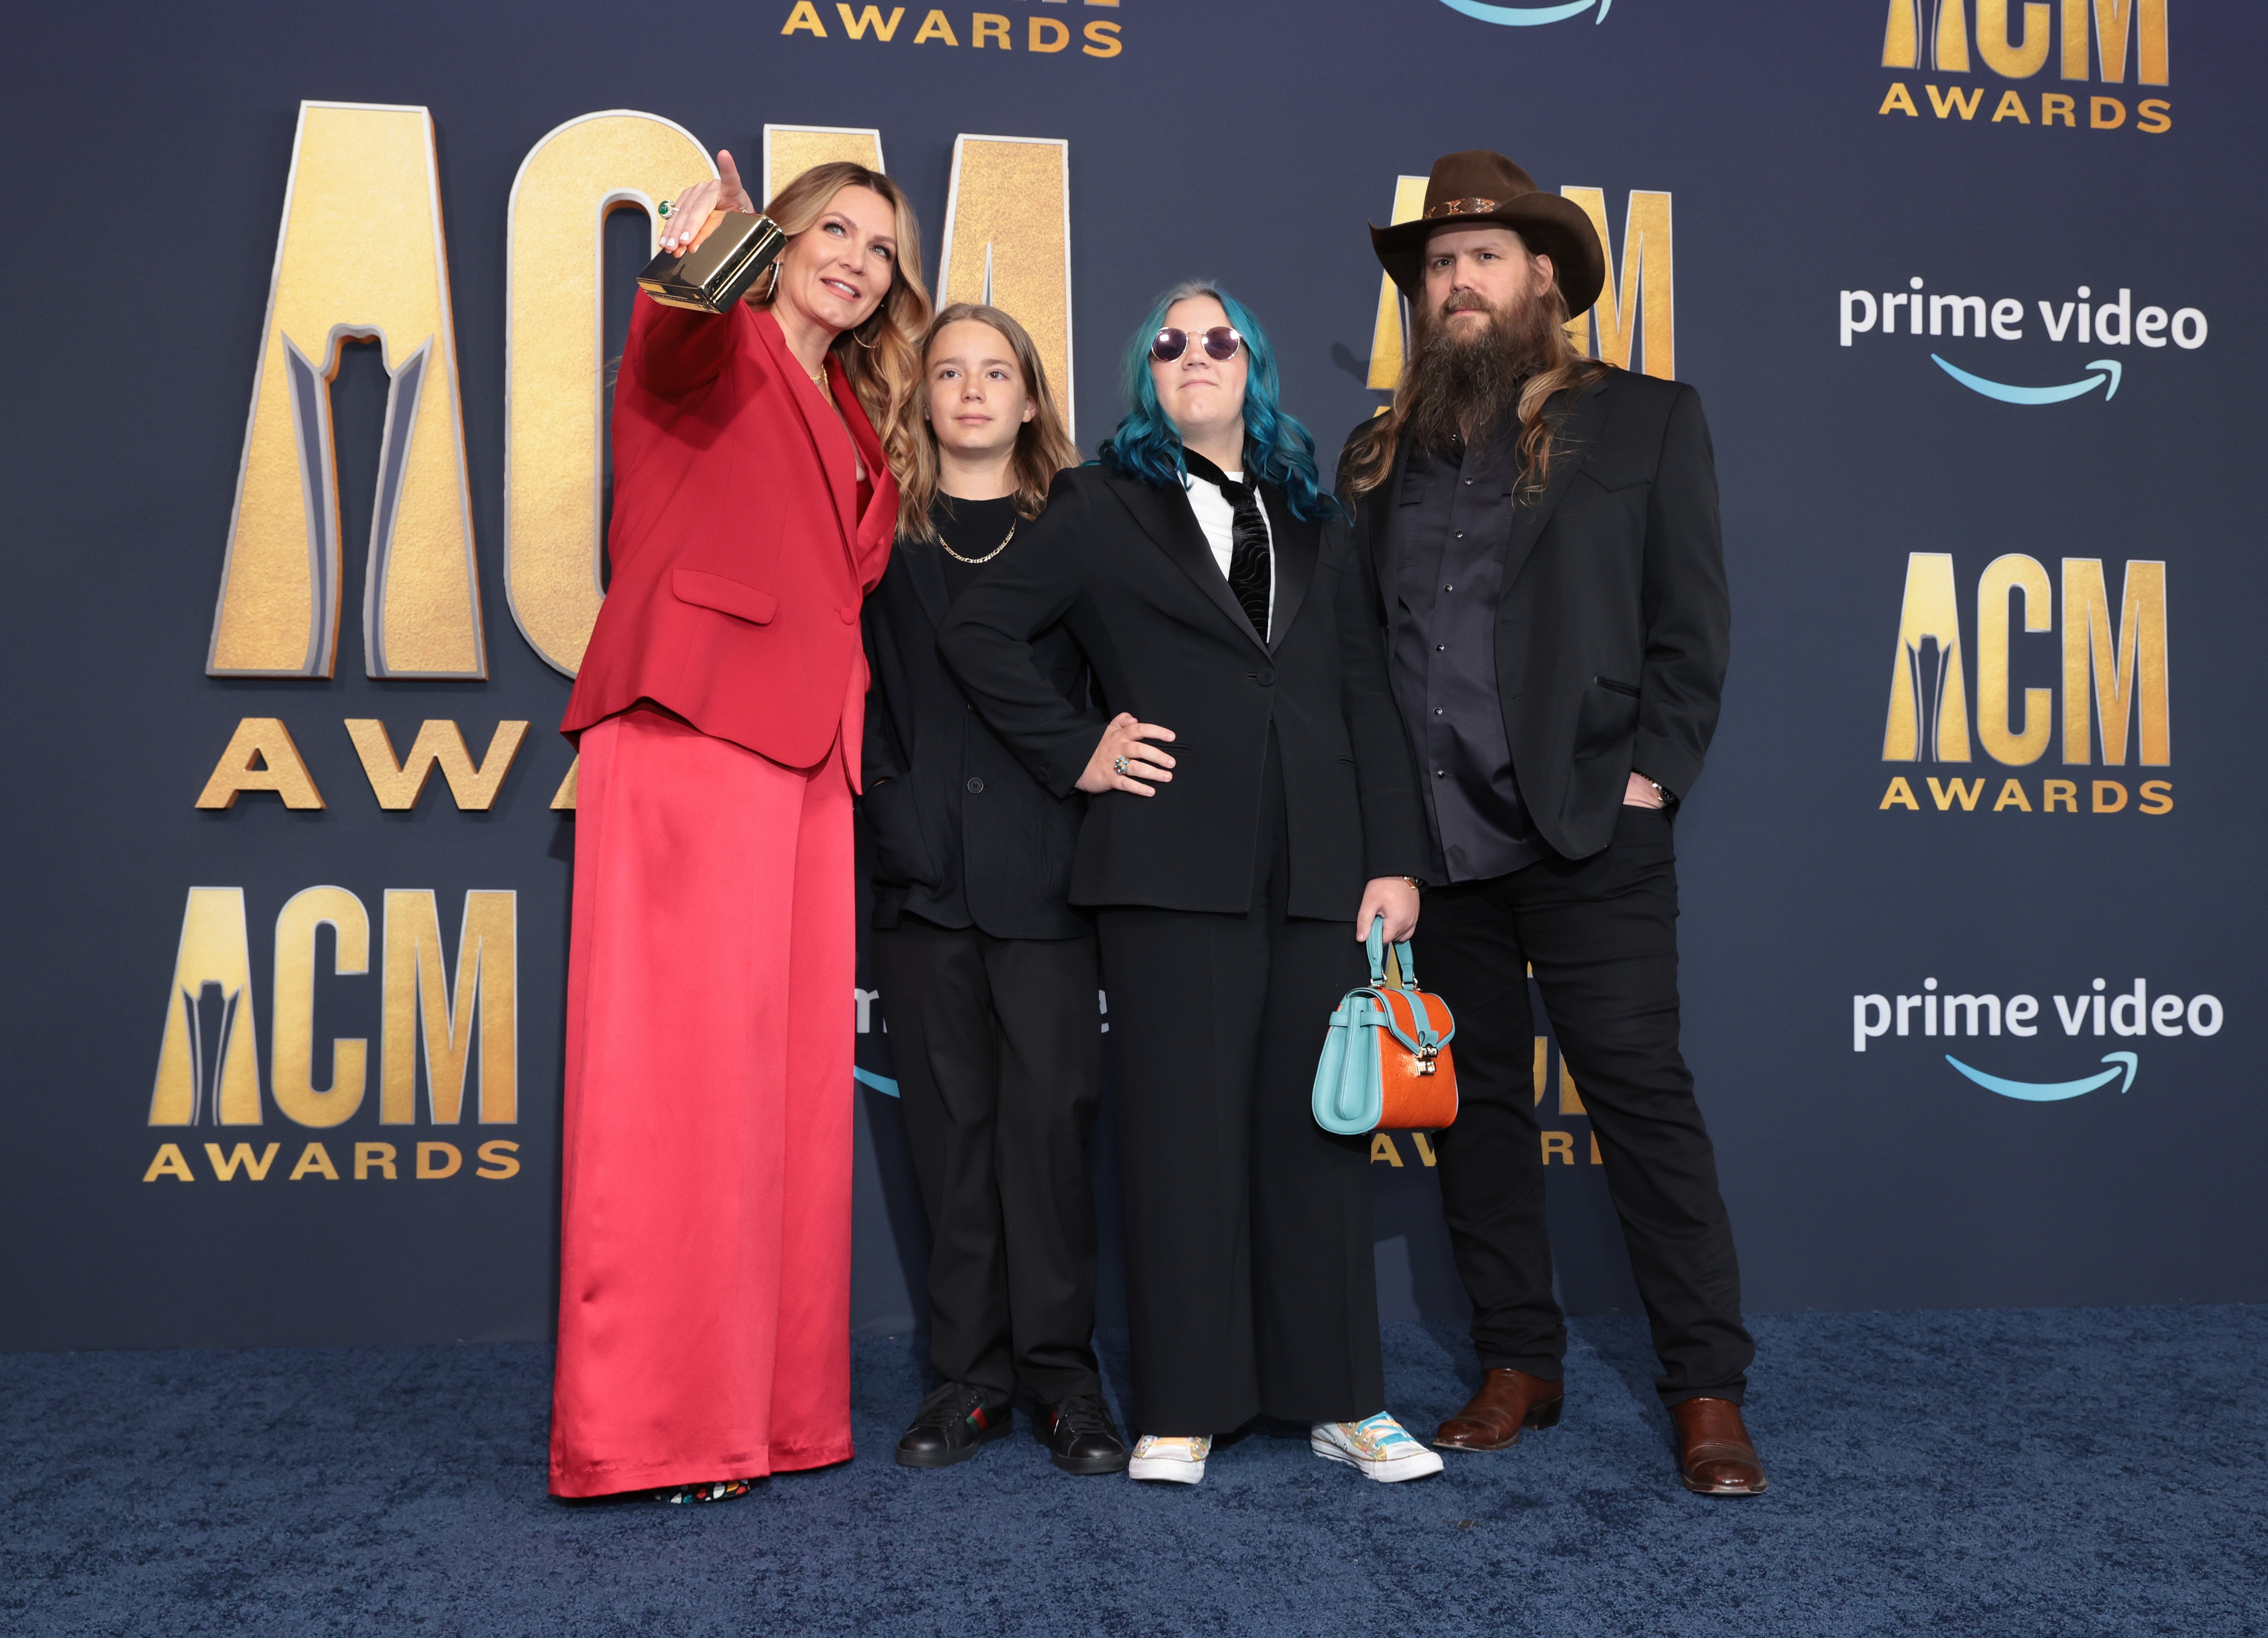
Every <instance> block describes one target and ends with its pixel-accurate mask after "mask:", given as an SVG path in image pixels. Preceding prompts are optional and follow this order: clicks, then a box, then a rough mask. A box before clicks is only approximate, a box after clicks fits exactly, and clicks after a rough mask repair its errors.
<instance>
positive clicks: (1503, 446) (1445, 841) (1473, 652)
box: [1390, 431, 1543, 882]
mask: <svg viewBox="0 0 2268 1638" xmlns="http://www.w3.org/2000/svg"><path fill="white" fill-rule="evenodd" d="M1519 477H1520V466H1519V454H1518V451H1517V447H1516V440H1515V438H1514V437H1513V435H1512V434H1511V433H1510V432H1508V431H1507V432H1506V433H1502V434H1499V436H1498V437H1496V438H1494V439H1493V440H1491V443H1490V444H1489V445H1488V446H1486V447H1484V448H1482V449H1479V450H1475V449H1473V448H1472V447H1471V446H1470V445H1468V444H1460V445H1459V446H1458V447H1457V449H1456V450H1455V451H1454V452H1450V453H1448V454H1436V453H1433V452H1429V451H1425V450H1422V449H1418V450H1412V451H1411V452H1410V459H1409V462H1408V464H1407V466H1405V468H1404V470H1403V478H1402V488H1401V491H1400V493H1399V495H1398V496H1396V500H1397V504H1396V505H1395V508H1394V511H1395V516H1394V518H1392V519H1391V521H1390V526H1391V527H1392V528H1393V529H1394V531H1395V556H1396V558H1397V560H1398V562H1399V563H1400V565H1401V568H1400V573H1399V576H1398V582H1397V586H1396V594H1397V596H1398V597H1399V599H1400V601H1401V605H1402V607H1401V617H1400V621H1399V624H1398V629H1397V630H1396V632H1395V639H1394V692H1395V699H1396V700H1397V701H1399V702H1400V704H1401V707H1402V716H1403V721H1404V722H1406V723H1407V724H1409V725H1410V745H1411V746H1413V747H1415V749H1416V751H1417V753H1418V757H1419V758H1420V759H1421V760H1422V761H1423V762H1424V764H1425V766H1424V768H1423V770H1422V771H1423V772H1424V774H1425V781H1424V782H1425V796H1426V798H1427V801H1426V807H1427V812H1428V813H1429V815H1430V817H1431V818H1432V828H1433V845H1434V848H1435V850H1436V851H1435V855H1434V871H1433V874H1432V876H1431V877H1430V878H1428V879H1429V880H1432V881H1452V882H1469V881H1480V880H1484V879H1485V878H1489V877H1491V876H1503V875H1506V874H1508V873H1510V872H1511V871H1513V870H1519V869H1521V867H1522V866H1524V865H1528V864H1533V863H1535V861H1536V860H1537V859H1539V858H1541V857H1543V845H1542V844H1541V842H1539V841H1537V840H1536V838H1535V832H1534V830H1533V829H1532V828H1531V827H1530V826H1529V825H1528V812H1527V810H1526V808H1525V807H1523V806H1522V805H1521V800H1520V785H1519V782H1518V781H1517V780H1515V779H1514V778H1513V771H1512V750H1511V747H1510V746H1509V745H1508V744H1507V742H1506V738H1505V731H1504V700H1503V696H1502V695H1501V694H1499V692H1498V688H1497V672H1496V616H1497V600H1498V598H1499V594H1500V593H1501V591H1502V590H1503V588H1502V586H1501V584H1499V581H1500V578H1501V576H1502V574H1503V569H1504V554H1505V548H1506V545H1507V543H1508V542H1509V540H1510V539H1511V536H1512V525H1513V489H1514V488H1515V486H1516V485H1517V483H1518V481H1519Z"/></svg>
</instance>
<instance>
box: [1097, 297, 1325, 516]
mask: <svg viewBox="0 0 2268 1638" xmlns="http://www.w3.org/2000/svg"><path fill="white" fill-rule="evenodd" d="M1197 296H1210V297H1212V298H1213V299H1214V300H1215V301H1217V302H1219V304H1220V307H1221V311H1222V312H1225V313H1226V314H1227V315H1228V321H1229V323H1230V324H1232V325H1233V326H1234V327H1236V333H1237V334H1239V335H1241V336H1242V337H1243V338H1244V352H1245V375H1244V470H1245V473H1246V474H1247V475H1248V477H1250V476H1256V477H1259V478H1262V479H1264V480H1265V481H1268V482H1270V483H1272V484H1275V485H1276V486H1277V487H1278V488H1280V489H1282V490H1283V491H1284V502H1285V505H1287V506H1289V507H1290V508H1291V510H1292V516H1293V517H1295V518H1307V519H1308V520H1310V521H1313V520H1314V519H1317V518H1329V517H1331V516H1333V515H1334V514H1336V513H1337V510H1338V503H1337V501H1335V500H1333V499H1332V498H1331V496H1329V493H1327V492H1326V491H1325V490H1324V488H1323V487H1322V484H1320V483H1319V482H1317V481H1316V478H1315V440H1314V437H1313V436H1312V435H1311V434H1310V433H1309V432H1308V430H1307V428H1305V427H1303V426H1301V425H1300V423H1299V422H1298V421H1297V420H1295V419H1294V418H1293V417H1292V416H1291V415H1286V414H1285V412H1284V411H1283V409H1281V408H1278V404H1277V401H1276V400H1277V393H1278V380H1277V374H1276V349H1274V348H1273V347H1270V345H1269V344H1268V337H1267V335H1266V334H1265V333H1263V331H1262V329H1261V328H1260V321H1259V320H1257V319H1256V318H1254V317H1253V316H1252V312H1251V310H1250V309H1249V308H1248V307H1247V306H1245V305H1244V304H1243V303H1242V302H1241V301H1239V300H1237V299H1236V297H1233V296H1232V295H1230V294H1229V293H1228V292H1227V291H1226V290H1223V289H1221V288H1220V287H1219V285H1217V284H1207V283H1203V282H1201V281H1193V282H1191V283H1187V284H1176V285H1175V286H1174V288H1173V289H1171V290H1167V292H1166V293H1165V294H1164V295H1162V296H1160V297H1158V299H1157V302H1156V304H1155V305H1153V306H1152V308H1151V309H1150V314H1149V317H1147V318H1146V319H1145V320H1143V321H1142V327H1141V328H1140V329H1138V330H1137V331H1136V332H1135V334H1134V340H1133V343H1132V344H1131V345H1130V346H1129V347H1128V348H1127V349H1126V364H1125V386H1126V396H1127V399H1128V400H1129V401H1130V402H1131V403H1132V405H1133V406H1134V407H1133V408H1131V409H1130V410H1128V411H1127V412H1126V418H1125V419H1124V420H1123V421H1121V422H1119V423H1118V426H1117V429H1116V430H1115V431H1113V432H1112V433H1111V435H1110V436H1109V437H1108V438H1105V439H1104V440H1103V443H1102V447H1101V449H1100V450H1099V451H1097V452H1096V459H1099V460H1100V461H1101V463H1102V465H1103V466H1107V467H1108V468H1109V469H1110V470H1111V471H1113V472H1119V473H1123V474H1126V475H1127V476H1128V477H1130V478H1138V479H1140V480H1141V481H1143V482H1145V483H1152V484H1155V485H1157V486H1158V487H1159V488H1182V486H1183V485H1184V484H1185V483H1186V482H1187V481H1188V479H1189V467H1188V466H1187V464H1186V463H1184V462H1183V460H1182V435H1181V434H1180V433H1179V432H1177V431H1175V429H1174V423H1173V422H1172V421H1171V420H1170V419H1169V418H1168V417H1167V415H1166V410H1165V406H1163V405H1162V404H1160V403H1159V401H1158V386H1157V383H1156V382H1155V381H1153V380H1152V378H1151V376H1150V340H1151V338H1152V336H1154V335H1156V334H1158V332H1159V331H1160V330H1161V329H1163V328H1164V327H1165V324H1166V314H1167V312H1171V311H1172V309H1173V306H1174V304H1175V303H1176V302H1184V301H1188V300H1189V298H1190V297H1197ZM1192 344H1193V345H1194V342H1192Z"/></svg>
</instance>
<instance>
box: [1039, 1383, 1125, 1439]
mask: <svg viewBox="0 0 2268 1638" xmlns="http://www.w3.org/2000/svg"><path fill="white" fill-rule="evenodd" d="M1066 1428H1067V1429H1070V1430H1071V1433H1072V1434H1073V1435H1074V1436H1084V1435H1086V1434H1090V1433H1101V1434H1108V1435H1109V1436H1112V1437H1113V1438H1116V1436H1117V1434H1118V1429H1116V1427H1114V1426H1113V1425H1112V1423H1111V1421H1110V1413H1109V1411H1108V1409H1106V1408H1105V1407H1104V1406H1103V1403H1102V1401H1101V1399H1096V1398H1094V1396H1093V1395H1092V1394H1081V1395H1079V1397H1078V1398H1076V1399H1065V1400H1064V1402H1063V1403H1062V1404H1060V1405H1058V1406H1057V1407H1056V1409H1055V1426H1054V1428H1053V1429H1052V1431H1054V1432H1057V1433H1060V1432H1062V1431H1063V1430H1064V1429H1066Z"/></svg>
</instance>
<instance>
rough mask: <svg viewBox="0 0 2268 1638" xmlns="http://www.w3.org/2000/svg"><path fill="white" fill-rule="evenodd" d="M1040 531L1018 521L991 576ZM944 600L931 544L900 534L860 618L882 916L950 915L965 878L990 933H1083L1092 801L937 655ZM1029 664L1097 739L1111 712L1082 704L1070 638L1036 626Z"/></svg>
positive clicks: (878, 913) (869, 812) (868, 810)
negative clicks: (1076, 858)
mask: <svg viewBox="0 0 2268 1638" xmlns="http://www.w3.org/2000/svg"><path fill="white" fill-rule="evenodd" d="M1034 533H1035V531H1034V528H1033V525H1030V524H1022V525H1018V527H1017V530H1016V540H1015V543H1014V544H1013V546H1012V547H1009V552H1010V554H1011V556H1010V557H1004V558H1003V559H1002V560H1001V562H998V563H996V564H994V565H993V566H992V567H991V568H990V569H989V570H988V571H987V573H988V575H994V574H998V573H1000V572H1001V571H1002V569H1005V566H1006V564H1007V563H1008V562H1012V561H1013V555H1014V554H1020V553H1027V552H1029V551H1031V550H1033V549H1034V547H1035V541H1034V540H1033V535H1034ZM947 606H948V598H947V595H946V585H945V568H944V565H943V564H942V562H939V555H938V547H937V546H936V545H935V544H934V543H932V542H925V541H910V542H909V541H908V540H904V539H903V538H901V539H900V540H898V542H897V544H896V546H895V547H894V548H893V549H892V551H891V553H890V566H889V568H888V569H887V570H886V571H885V572H884V573H883V576H882V581H881V584H880V585H878V586H876V587H875V588H874V591H873V595H871V596H870V597H868V598H867V599H866V607H865V628H866V633H865V635H866V663H867V665H868V666H869V667H870V668H871V670H872V671H873V685H872V687H870V688H869V690H868V692H867V694H866V738H865V767H864V770H863V771H864V773H865V787H866V794H865V796H864V797H861V798H860V800H859V811H860V812H862V813H863V814H865V819H866V826H867V830H868V833H869V834H871V835H872V836H873V841H874V870H873V879H874V925H875V926H877V927H895V926H897V925H898V922H899V919H900V917H902V915H903V914H905V913H906V912H907V911H911V912H913V913H914V914H917V915H921V916H924V917H927V918H928V919H930V920H932V921H941V922H945V923H946V925H948V926H950V925H952V924H954V922H957V921H959V919H960V918H959V917H958V916H956V915H954V914H951V908H952V903H951V901H952V900H953V897H954V895H953V887H954V885H955V883H956V881H957V882H958V884H959V885H960V886H961V898H962V900H963V901H964V902H965V903H966V905H967V907H968V916H969V919H970V920H971V921H973V922H975V923H976V926H977V927H979V928H981V929H983V931H985V932H987V933H990V934H991V935H992V936H993V937H996V938H1080V937H1088V936H1090V935H1092V934H1093V933H1094V925H1093V923H1091V922H1089V921H1088V920H1087V919H1086V917H1085V916H1084V915H1082V914H1079V912H1078V911H1076V910H1074V909H1072V908H1071V903H1070V897H1069V895H1070V892H1071V849H1072V848H1073V846H1074V845H1075V844H1076V843H1077V841H1078V840H1079V818H1080V815H1081V814H1082V813H1083V812H1085V811H1086V797H1084V796H1082V795H1079V794H1077V793H1071V794H1068V795H1066V794H1064V793H1060V792H1056V791H1049V790H1042V789H1041V788H1040V786H1039V785H1038V784H1037V783H1036V782H1035V781H1034V780H1033V778H1032V776H1031V775H1029V774H1027V773H1026V772H1025V771H1024V769H1023V767H1022V765H1021V764H1020V763H1019V762H1018V761H1017V760H1016V759H1015V758H1014V757H1013V756H1012V755H1010V754H1009V753H1008V749H1007V747H1006V746H1003V745H1002V744H1001V743H1000V741H999V740H998V738H995V737H994V735H993V733H992V731H991V730H990V728H987V727H986V726H985V725H984V721H983V718H982V717H980V716H977V715H976V710H975V709H973V708H972V707H971V706H970V705H969V703H968V699H967V698H966V697H965V696H964V695H963V694H961V690H960V689H959V688H958V687H954V681H953V679H952V678H951V677H949V676H948V675H946V670H945V667H944V666H943V665H940V664H939V660H938V657H937V628H938V626H939V624H940V623H941V622H942V621H944V619H945V615H946V607H947ZM1032 663H1033V665H1035V667H1036V668H1037V671H1038V673H1039V675H1040V676H1041V677H1042V678H1043V679H1044V686H1045V687H1047V688H1048V689H1049V690H1050V691H1051V693H1052V694H1054V696H1055V698H1056V701H1057V704H1058V705H1060V706H1062V707H1064V709H1066V710H1068V711H1070V712H1071V713H1072V714H1073V715H1074V716H1076V717H1077V718H1078V719H1079V720H1080V721H1082V722H1087V723H1090V724H1093V731H1092V732H1091V733H1090V735H1089V743H1090V744H1091V743H1093V741H1094V739H1095V738H1100V737H1101V733H1102V724H1103V721H1104V719H1103V717H1102V716H1101V715H1100V714H1098V713H1097V712H1095V711H1094V710H1093V709H1090V708H1088V707H1087V706H1086V697H1087V687H1086V659H1085V658H1084V657H1082V656H1081V655H1080V653H1079V644H1078V643H1074V642H1073V641H1072V640H1071V636H1070V634H1069V633H1067V632H1064V631H1062V630H1056V631H1049V632H1044V633H1042V634H1041V635H1040V636H1039V637H1038V638H1036V639H1035V641H1034V643H1033V644H1032ZM954 812H958V813H959V815H960V820H961V823H960V826H959V829H960V833H961V834H960V840H959V846H958V848H957V849H956V848H955V846H954V825H953V822H952V820H953V816H954Z"/></svg>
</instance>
